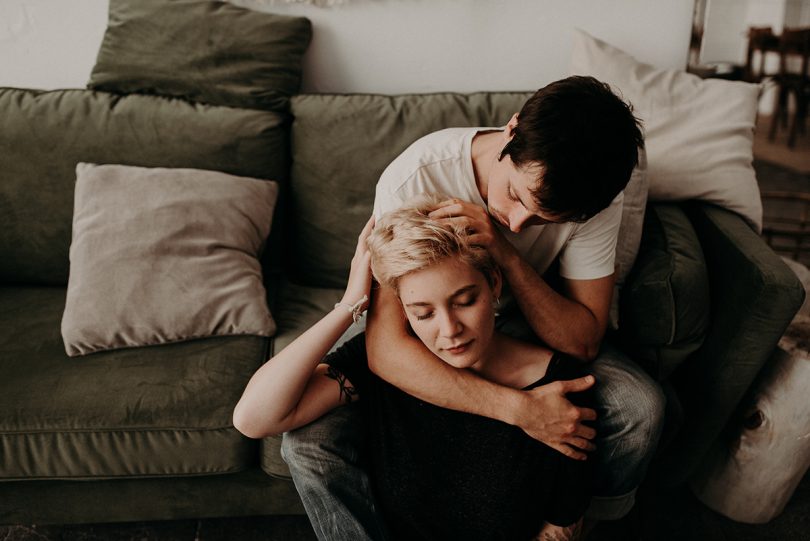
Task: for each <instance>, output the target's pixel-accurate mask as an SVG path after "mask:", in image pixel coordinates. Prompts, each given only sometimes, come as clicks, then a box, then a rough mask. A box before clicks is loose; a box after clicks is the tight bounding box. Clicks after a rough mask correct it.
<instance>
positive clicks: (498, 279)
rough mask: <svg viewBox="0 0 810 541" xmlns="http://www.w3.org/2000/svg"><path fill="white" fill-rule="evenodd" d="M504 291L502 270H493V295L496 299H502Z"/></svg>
mask: <svg viewBox="0 0 810 541" xmlns="http://www.w3.org/2000/svg"><path fill="white" fill-rule="evenodd" d="M502 290H503V274H501V269H499V268H498V267H495V268H494V269H493V270H492V295H493V296H494V297H495V298H496V299H500V298H501V292H502Z"/></svg>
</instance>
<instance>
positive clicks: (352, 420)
mask: <svg viewBox="0 0 810 541" xmlns="http://www.w3.org/2000/svg"><path fill="white" fill-rule="evenodd" d="M590 371H591V373H592V374H593V375H594V376H595V377H596V381H597V383H596V387H595V391H596V401H597V415H598V419H597V425H596V428H597V438H596V440H595V444H596V446H597V451H596V455H595V458H596V461H597V463H596V478H595V480H594V497H593V499H592V500H591V505H590V507H589V508H588V511H587V513H586V516H587V517H588V518H592V519H595V520H615V519H619V518H621V517H623V516H624V515H625V514H627V513H628V512H629V511H630V509H631V508H632V507H633V504H634V502H635V492H636V488H637V487H638V485H639V484H640V483H641V481H642V479H643V478H644V474H645V473H646V471H647V466H648V465H649V463H650V460H651V459H652V456H653V454H654V452H655V449H656V446H657V444H658V439H659V437H660V435H661V428H662V425H663V417H664V406H665V398H664V393H663V392H662V391H661V388H660V387H659V386H658V384H656V383H655V382H654V381H653V380H652V378H650V376H648V375H647V374H646V373H645V372H644V371H643V370H641V369H640V368H639V367H638V366H637V365H636V364H635V363H633V362H632V361H631V360H629V359H628V358H627V357H626V356H625V355H624V354H622V353H621V352H619V351H618V350H616V349H615V348H613V347H611V346H610V345H608V344H603V347H602V350H601V351H600V353H599V356H598V357H597V358H596V360H594V361H593V362H592V363H591V364H590ZM356 406H359V404H353V405H349V406H342V407H340V408H337V409H335V410H333V411H332V412H330V413H329V414H327V415H326V416H324V417H322V418H320V419H318V420H317V421H315V422H314V423H312V424H309V425H307V426H304V427H301V428H299V429H297V430H294V431H292V432H288V433H286V434H284V439H283V442H282V446H281V453H282V457H283V458H284V460H285V461H286V462H287V465H288V466H289V467H290V472H291V474H292V477H293V482H294V483H295V487H296V489H297V490H298V493H299V494H300V495H301V500H302V502H303V504H304V509H305V510H306V512H307V515H308V516H309V519H310V521H311V522H312V525H313V528H314V529H315V532H316V534H317V535H318V539H321V540H326V539H329V540H334V539H346V540H349V539H352V540H362V539H385V529H384V524H383V522H382V517H380V516H379V513H378V511H377V506H376V504H375V501H374V496H373V494H372V492H371V490H370V489H369V487H370V485H369V479H368V474H367V472H366V471H365V470H364V469H363V467H362V464H361V463H360V462H359V460H358V457H359V449H361V448H362V441H363V440H362V438H363V433H362V420H361V419H360V416H359V413H358V412H357V411H356Z"/></svg>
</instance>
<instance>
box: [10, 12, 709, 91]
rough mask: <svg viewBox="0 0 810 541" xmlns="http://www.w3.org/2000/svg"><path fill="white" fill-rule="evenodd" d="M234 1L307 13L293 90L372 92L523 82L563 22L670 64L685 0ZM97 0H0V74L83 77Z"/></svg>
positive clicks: (553, 51) (543, 77) (98, 16)
mask: <svg viewBox="0 0 810 541" xmlns="http://www.w3.org/2000/svg"><path fill="white" fill-rule="evenodd" d="M234 3H238V4H240V5H244V6H249V7H251V8H254V9H259V10H265V11H272V12H276V13H286V14H296V15H299V14H300V15H305V16H307V17H309V18H310V19H311V20H312V22H313V28H314V39H313V42H312V45H311V47H310V50H309V52H308V54H307V57H306V59H305V78H304V90H305V91H310V92H312V91H315V92H379V93H403V92H433V91H445V90H452V91H459V92H471V91H476V90H528V89H535V88H537V87H539V86H542V85H543V84H545V83H547V82H550V81H552V80H555V79H558V78H560V77H563V76H565V75H566V74H567V66H568V58H569V55H570V49H571V30H572V29H573V28H575V27H580V28H582V29H584V30H586V31H588V32H590V33H592V34H594V35H595V36H597V37H599V38H601V39H604V40H606V41H608V42H610V43H613V44H614V45H616V46H618V47H620V48H622V49H625V50H626V51H628V52H629V53H631V54H633V55H634V56H636V57H637V58H639V59H640V60H643V61H645V62H649V63H651V64H654V65H656V66H659V67H664V68H677V69H682V68H683V67H684V66H685V63H686V56H687V52H688V51H687V50H688V43H689V32H690V28H691V17H692V7H693V6H692V1H691V0H658V1H651V0H348V2H347V3H345V4H343V5H339V6H335V7H331V8H318V7H314V6H311V5H303V4H292V5H287V4H282V3H278V2H271V1H269V0H234ZM106 10H107V0H70V1H63V0H0V85H4V86H20V87H35V88H60V87H61V88H64V87H82V86H84V84H85V82H86V81H87V78H88V76H89V74H90V70H91V69H92V66H93V62H94V61H95V56H96V52H97V50H98V46H99V43H100V41H101V37H102V35H103V33H104V27H105V23H106ZM234 31H236V32H238V29H234Z"/></svg>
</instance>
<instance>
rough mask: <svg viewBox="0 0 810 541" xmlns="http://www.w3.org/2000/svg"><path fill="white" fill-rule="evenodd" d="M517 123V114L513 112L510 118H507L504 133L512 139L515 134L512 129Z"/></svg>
mask: <svg viewBox="0 0 810 541" xmlns="http://www.w3.org/2000/svg"><path fill="white" fill-rule="evenodd" d="M517 125H518V114H517V113H515V114H514V115H512V118H510V119H509V122H508V123H507V124H506V130H505V131H504V134H505V135H506V136H507V138H508V139H510V140H511V139H512V137H514V136H515V134H514V130H515V128H516V127H517Z"/></svg>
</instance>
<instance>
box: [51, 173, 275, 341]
mask: <svg viewBox="0 0 810 541" xmlns="http://www.w3.org/2000/svg"><path fill="white" fill-rule="evenodd" d="M76 176H77V180H76V193H75V206H74V215H73V241H72V243H71V246H70V277H69V281H68V290H67V301H66V304H65V312H64V314H63V317H62V338H63V340H64V342H65V351H66V352H67V354H68V355H70V356H75V355H84V354H87V353H92V352H94V351H100V350H107V349H116V348H122V347H132V346H145V345H153V344H162V343H167V342H178V341H182V340H188V339H192V338H199V337H204V336H212V335H240V334H253V335H261V336H271V335H272V334H273V333H274V332H275V330H276V326H275V322H274V321H273V318H272V316H271V315H270V312H269V310H268V308H267V302H266V294H265V289H264V286H263V285H262V270H261V267H260V265H259V262H258V259H257V258H258V256H259V253H260V252H261V250H262V248H263V245H264V243H265V239H266V238H267V235H268V233H269V231H270V225H271V222H272V218H273V209H274V205H275V202H276V197H277V193H278V185H277V184H276V183H275V182H272V181H267V180H258V179H252V178H246V177H236V176H233V175H228V174H225V173H220V172H217V171H203V170H198V169H164V168H156V169H149V168H143V167H132V166H123V165H94V164H86V163H80V164H79V165H78V166H77V167H76Z"/></svg>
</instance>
